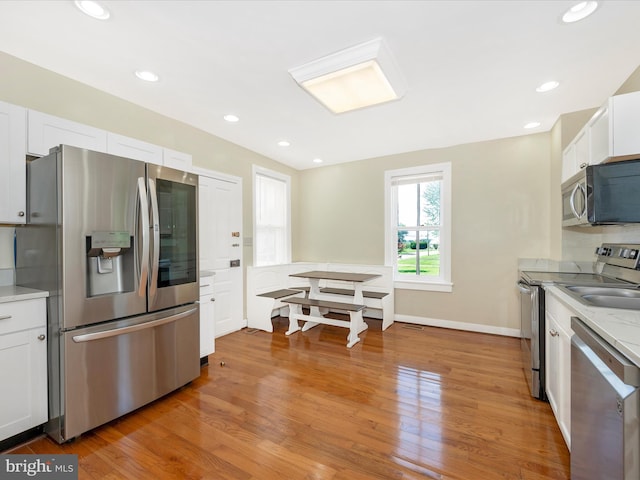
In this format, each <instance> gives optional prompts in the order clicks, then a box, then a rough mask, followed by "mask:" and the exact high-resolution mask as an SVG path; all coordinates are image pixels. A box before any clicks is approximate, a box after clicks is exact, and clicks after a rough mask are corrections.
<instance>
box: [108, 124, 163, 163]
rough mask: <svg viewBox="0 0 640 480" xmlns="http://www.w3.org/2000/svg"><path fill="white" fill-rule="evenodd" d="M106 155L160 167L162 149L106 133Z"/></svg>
mask: <svg viewBox="0 0 640 480" xmlns="http://www.w3.org/2000/svg"><path fill="white" fill-rule="evenodd" d="M107 153H111V154H112V155H118V156H120V157H126V158H132V159H134V160H140V161H142V162H149V163H155V164H156V165H162V147H160V146H158V145H153V144H152V143H147V142H143V141H141V140H137V139H135V138H129V137H125V136H124V135H118V134H115V133H111V132H109V133H107Z"/></svg>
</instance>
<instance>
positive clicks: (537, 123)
mask: <svg viewBox="0 0 640 480" xmlns="http://www.w3.org/2000/svg"><path fill="white" fill-rule="evenodd" d="M539 126H540V122H529V123H527V124H526V125H525V126H524V128H527V129H529V128H536V127H539Z"/></svg>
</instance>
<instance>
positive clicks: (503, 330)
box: [395, 313, 520, 338]
mask: <svg viewBox="0 0 640 480" xmlns="http://www.w3.org/2000/svg"><path fill="white" fill-rule="evenodd" d="M395 321H396V322H404V323H412V324H414V325H424V326H425V327H441V328H450V329H452V330H463V331H466V332H477V333H489V334H492V335H500V336H503V337H516V338H520V329H519V328H507V327H495V326H492V325H480V324H478V323H468V322H456V321H453V320H441V319H438V318H427V317H416V316H413V315H398V314H397V313H396V315H395Z"/></svg>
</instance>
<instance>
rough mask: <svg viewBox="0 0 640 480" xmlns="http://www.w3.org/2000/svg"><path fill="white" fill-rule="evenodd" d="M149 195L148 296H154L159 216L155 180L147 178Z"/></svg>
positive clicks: (158, 244)
mask: <svg viewBox="0 0 640 480" xmlns="http://www.w3.org/2000/svg"><path fill="white" fill-rule="evenodd" d="M149 197H150V198H151V229H152V230H153V251H152V253H151V282H150V286H149V298H153V297H155V296H156V290H157V288H158V267H159V263H160V216H159V213H158V194H157V193H156V182H155V181H154V180H153V179H151V178H150V179H149Z"/></svg>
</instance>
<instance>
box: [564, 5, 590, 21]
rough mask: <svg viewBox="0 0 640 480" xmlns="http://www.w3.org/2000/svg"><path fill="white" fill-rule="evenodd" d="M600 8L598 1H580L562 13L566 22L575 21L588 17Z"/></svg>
mask: <svg viewBox="0 0 640 480" xmlns="http://www.w3.org/2000/svg"><path fill="white" fill-rule="evenodd" d="M597 8H598V2H580V3H576V4H575V5H574V6H573V7H571V8H570V9H569V10H567V11H566V12H564V15H562V21H563V22H564V23H573V22H577V21H579V20H582V19H583V18H587V17H588V16H589V15H591V14H592V13H593V12H595V11H596V9H597Z"/></svg>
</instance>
